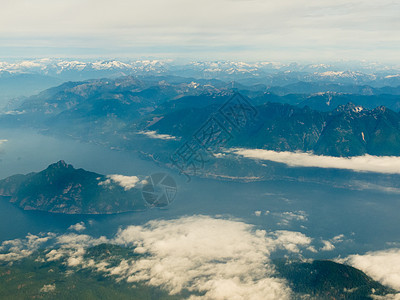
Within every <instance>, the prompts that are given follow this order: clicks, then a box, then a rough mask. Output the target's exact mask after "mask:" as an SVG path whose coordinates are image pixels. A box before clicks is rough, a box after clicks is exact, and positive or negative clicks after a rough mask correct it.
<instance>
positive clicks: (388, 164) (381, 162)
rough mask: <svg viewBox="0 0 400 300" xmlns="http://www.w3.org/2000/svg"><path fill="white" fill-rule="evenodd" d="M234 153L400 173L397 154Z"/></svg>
mask: <svg viewBox="0 0 400 300" xmlns="http://www.w3.org/2000/svg"><path fill="white" fill-rule="evenodd" d="M229 152H232V153H234V154H237V155H240V156H243V157H247V158H251V159H260V160H269V161H274V162H278V163H283V164H286V165H288V166H290V167H315V168H333V169H344V170H352V171H356V172H375V173H384V174H400V157H397V156H372V155H364V156H355V157H350V158H345V157H333V156H322V155H314V154H311V153H303V152H287V151H283V152H277V151H272V150H263V149H241V148H235V149H231V150H229Z"/></svg>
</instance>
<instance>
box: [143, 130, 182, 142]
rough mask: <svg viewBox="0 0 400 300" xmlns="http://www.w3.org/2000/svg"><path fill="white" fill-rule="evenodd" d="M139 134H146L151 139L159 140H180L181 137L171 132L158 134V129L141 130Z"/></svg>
mask: <svg viewBox="0 0 400 300" xmlns="http://www.w3.org/2000/svg"><path fill="white" fill-rule="evenodd" d="M138 134H142V135H145V136H147V137H149V138H151V139H159V140H174V141H179V140H180V138H178V137H175V136H172V135H169V134H158V133H157V132H156V131H140V132H138Z"/></svg>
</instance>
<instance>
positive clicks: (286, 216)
mask: <svg viewBox="0 0 400 300" xmlns="http://www.w3.org/2000/svg"><path fill="white" fill-rule="evenodd" d="M273 215H274V216H276V217H278V218H280V221H279V222H278V223H277V224H278V225H280V226H289V225H290V223H291V222H292V221H297V222H306V221H308V218H307V217H308V215H307V213H306V212H305V211H302V210H299V211H293V212H292V211H285V212H282V213H273Z"/></svg>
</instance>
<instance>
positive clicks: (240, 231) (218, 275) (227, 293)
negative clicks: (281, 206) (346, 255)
mask: <svg viewBox="0 0 400 300" xmlns="http://www.w3.org/2000/svg"><path fill="white" fill-rule="evenodd" d="M115 242H116V243H119V244H123V245H129V246H135V247H136V249H135V252H137V253H141V254H143V253H145V254H147V255H146V256H145V258H143V259H139V260H138V261H136V262H135V263H132V264H129V263H127V262H123V263H122V264H121V265H120V266H119V267H118V270H116V269H114V270H113V271H112V272H113V274H114V275H119V276H124V277H126V278H127V280H128V281H130V282H139V281H143V280H145V281H148V282H149V284H150V285H155V286H162V287H166V288H167V289H168V290H169V291H170V293H179V292H180V291H182V290H184V289H187V290H190V291H195V292H204V293H205V295H204V296H202V297H199V299H200V298H201V299H286V298H288V297H289V295H290V290H289V289H288V288H287V287H286V285H285V283H284V282H283V281H282V280H280V279H277V278H274V277H273V274H274V270H273V267H272V265H271V264H270V261H269V255H270V253H271V252H272V251H275V250H277V249H285V250H287V251H289V252H294V253H300V252H301V250H300V249H301V248H302V247H307V246H309V245H310V243H311V239H310V238H308V237H306V236H305V235H303V234H301V233H299V232H290V231H276V232H266V231H263V230H255V228H254V227H253V226H252V225H249V224H246V223H243V222H239V221H231V220H223V219H215V218H211V217H207V216H193V217H184V218H180V219H177V220H170V221H151V222H149V223H148V224H146V225H145V226H130V227H128V228H127V229H125V230H121V231H120V232H119V233H118V235H117V237H116V239H115ZM191 299H197V298H196V297H192V298H191Z"/></svg>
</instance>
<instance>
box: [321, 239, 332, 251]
mask: <svg viewBox="0 0 400 300" xmlns="http://www.w3.org/2000/svg"><path fill="white" fill-rule="evenodd" d="M322 243H323V244H324V246H323V247H322V248H321V251H332V250H334V249H335V246H334V245H333V244H332V243H331V242H330V241H322Z"/></svg>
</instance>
